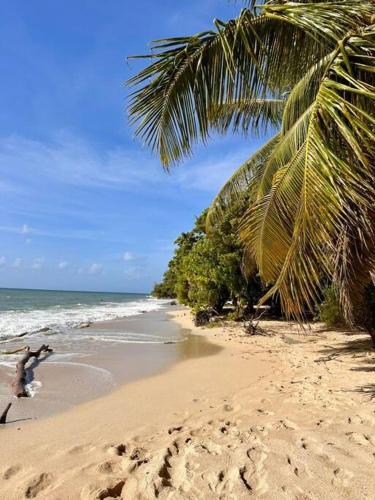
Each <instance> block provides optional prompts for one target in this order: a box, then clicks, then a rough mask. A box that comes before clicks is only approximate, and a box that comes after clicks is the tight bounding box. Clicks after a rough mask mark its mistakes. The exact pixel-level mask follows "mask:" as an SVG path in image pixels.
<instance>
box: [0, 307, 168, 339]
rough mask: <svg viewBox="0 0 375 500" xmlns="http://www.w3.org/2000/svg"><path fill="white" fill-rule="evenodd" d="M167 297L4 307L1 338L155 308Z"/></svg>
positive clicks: (118, 316)
mask: <svg viewBox="0 0 375 500" xmlns="http://www.w3.org/2000/svg"><path fill="white" fill-rule="evenodd" d="M166 302H167V301H163V300H158V299H153V298H147V299H142V300H137V301H133V302H122V303H121V302H120V303H119V302H102V303H100V304H97V305H90V306H88V305H81V304H80V305H78V304H77V305H75V306H72V307H62V306H56V307H52V308H49V309H34V310H31V311H30V310H24V311H14V310H13V311H3V312H2V313H1V314H0V339H1V338H3V339H7V338H11V337H15V336H17V335H19V334H21V333H23V332H28V333H35V332H38V331H39V330H41V329H44V328H50V329H51V330H53V331H55V332H63V331H64V330H67V329H70V328H73V327H76V326H79V325H80V324H81V323H91V322H98V321H107V320H112V319H118V318H125V317H129V316H136V315H139V314H142V313H143V312H150V311H156V310H158V309H160V308H162V307H163V306H164V304H165V303H166Z"/></svg>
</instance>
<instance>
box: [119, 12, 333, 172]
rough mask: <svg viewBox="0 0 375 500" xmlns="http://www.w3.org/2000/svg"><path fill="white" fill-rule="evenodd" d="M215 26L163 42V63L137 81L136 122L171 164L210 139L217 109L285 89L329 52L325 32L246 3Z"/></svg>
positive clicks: (159, 57) (158, 50) (159, 49)
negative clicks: (235, 15) (314, 31)
mask: <svg viewBox="0 0 375 500" xmlns="http://www.w3.org/2000/svg"><path fill="white" fill-rule="evenodd" d="M215 25H216V31H209V32H204V33H200V34H198V35H195V36H193V37H185V38H174V39H167V40H161V41H158V42H157V43H156V44H155V46H154V52H153V53H152V54H150V56H149V57H150V58H151V59H152V60H154V61H155V62H153V63H152V64H151V65H150V66H148V67H147V68H145V69H144V70H142V71H141V72H140V73H139V74H138V75H136V76H135V77H133V78H132V79H131V80H130V81H129V84H130V85H136V86H141V87H140V88H138V89H137V90H136V91H135V92H134V93H133V94H132V97H131V102H130V108H129V111H130V119H131V123H133V124H136V125H137V128H136V135H139V136H140V137H142V139H143V140H144V142H145V144H146V145H148V146H149V147H150V148H151V149H152V150H154V151H156V152H157V153H158V154H159V155H160V158H161V160H162V163H163V165H164V166H168V165H169V164H171V163H175V162H177V161H178V160H180V159H181V158H183V157H185V156H189V155H190V154H191V152H192V145H193V144H194V142H196V141H197V140H198V139H199V138H200V139H202V140H203V141H205V140H207V138H208V137H209V132H210V127H211V125H212V123H211V119H210V118H211V117H212V116H213V115H212V110H213V109H217V108H218V107H219V108H220V107H221V106H223V105H225V104H227V103H233V102H251V101H255V100H259V99H265V98H268V97H269V96H270V93H271V94H272V95H273V96H280V95H282V94H283V93H284V92H287V91H288V90H289V89H290V88H291V86H293V84H294V83H295V82H296V81H298V79H300V78H301V77H302V76H303V74H304V73H305V72H306V71H307V70H308V68H309V67H310V66H311V65H312V64H315V63H316V62H317V61H318V60H319V59H320V58H321V57H322V55H324V54H325V53H326V51H327V48H326V47H325V45H324V43H323V36H322V37H321V41H319V39H318V38H319V37H318V36H316V37H315V38H313V37H311V36H310V35H309V34H308V33H307V32H306V30H304V29H301V28H300V27H298V26H297V25H296V23H294V22H293V23H290V22H289V21H288V17H287V16H284V18H283V19H282V21H280V19H275V18H274V16H269V17H267V15H260V16H254V14H253V13H252V12H251V11H250V10H249V9H244V10H243V11H242V12H241V14H240V16H239V17H238V18H237V19H235V20H231V21H228V22H226V23H223V22H220V21H216V23H215ZM146 57H147V56H146ZM257 110H258V111H259V108H258V109H257ZM264 110H265V115H264V116H263V117H262V124H264V125H265V124H267V123H268V118H269V115H268V114H267V113H268V109H266V108H264ZM271 119H272V120H273V115H272V116H271Z"/></svg>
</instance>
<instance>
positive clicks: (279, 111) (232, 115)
mask: <svg viewBox="0 0 375 500" xmlns="http://www.w3.org/2000/svg"><path fill="white" fill-rule="evenodd" d="M284 105H285V99H276V98H273V99H272V98H264V99H251V100H248V101H244V100H242V101H234V102H225V103H223V104H221V105H219V106H217V107H216V108H212V109H211V111H210V122H211V126H212V128H215V129H216V130H218V131H219V132H220V133H225V132H227V131H228V130H229V129H232V130H233V132H238V131H242V132H243V133H244V134H247V133H248V132H249V129H251V131H252V132H254V133H259V132H260V131H262V132H267V130H268V128H269V127H272V128H275V127H277V126H278V125H280V122H281V118H282V115H283V110H284Z"/></svg>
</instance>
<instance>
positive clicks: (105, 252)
mask: <svg viewBox="0 0 375 500" xmlns="http://www.w3.org/2000/svg"><path fill="white" fill-rule="evenodd" d="M1 6H2V9H1V10H2V15H1V17H0V50H1V58H0V70H1V71H0V74H1V80H0V286H3V287H25V288H52V289H66V290H102V291H134V292H143V291H146V292H147V291H149V290H150V288H151V287H152V285H153V283H154V282H155V281H157V280H159V279H160V277H161V275H162V273H163V272H164V270H165V268H166V265H167V262H168V260H169V258H170V257H171V255H172V252H173V241H174V240H175V239H176V237H177V236H178V235H179V233H180V232H181V231H185V230H188V229H189V228H190V227H191V225H192V223H193V221H194V217H195V216H197V215H199V213H200V212H201V211H202V210H203V209H204V208H205V207H206V206H208V205H209V203H210V201H211V200H212V198H213V196H214V195H215V192H216V191H217V190H218V189H219V188H220V186H221V185H222V184H223V182H224V181H225V180H226V179H227V178H228V177H229V176H230V174H231V173H232V172H233V170H234V169H235V167H236V166H238V165H239V164H241V162H242V161H243V160H244V159H246V158H247V157H248V156H249V155H250V154H251V152H252V151H254V150H255V149H256V148H257V146H258V145H259V144H260V143H261V141H260V140H259V139H254V138H247V139H244V138H241V137H232V136H228V137H226V138H222V137H221V138H216V139H215V140H213V141H212V142H211V143H210V144H209V145H208V147H203V146H199V147H197V148H196V154H195V155H194V157H193V158H192V159H191V160H189V161H186V162H184V163H183V164H182V165H181V166H179V167H177V168H176V169H174V170H173V171H172V172H171V174H166V173H164V172H163V170H162V168H161V166H160V164H159V162H158V159H157V158H155V157H153V156H152V155H151V153H150V152H149V151H147V150H145V149H142V146H141V144H140V141H138V140H137V139H136V138H134V133H133V130H132V129H131V128H130V127H129V125H128V123H127V118H126V99H127V94H128V92H129V91H128V89H126V87H125V85H124V82H125V81H126V80H127V78H129V77H130V76H131V75H133V74H134V73H135V72H136V71H137V70H139V69H140V68H141V65H140V64H141V63H140V62H135V61H131V62H127V60H126V57H127V56H128V55H132V54H143V53H146V52H147V49H148V42H149V41H150V40H153V39H157V38H161V37H168V36H182V35H186V34H189V35H190V34H193V33H196V32H199V31H203V30H205V29H207V28H210V27H211V26H212V20H213V19H214V18H215V17H218V18H221V19H228V18H230V17H232V16H233V15H234V14H235V13H236V12H238V10H239V8H240V4H239V3H238V2H237V3H236V2H230V1H227V0H190V1H189V2H176V1H175V0H157V1H155V0H153V1H151V0H138V1H137V2H134V1H130V0H109V1H108V2H103V1H99V0H74V1H73V0H64V2H56V1H51V0H33V1H32V2H26V1H25V0H9V1H8V0H2V2H1Z"/></svg>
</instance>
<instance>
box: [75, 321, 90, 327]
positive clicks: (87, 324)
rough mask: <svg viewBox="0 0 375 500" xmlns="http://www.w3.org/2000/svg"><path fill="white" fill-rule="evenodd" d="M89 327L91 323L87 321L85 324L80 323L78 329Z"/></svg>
mask: <svg viewBox="0 0 375 500" xmlns="http://www.w3.org/2000/svg"><path fill="white" fill-rule="evenodd" d="M89 326H91V322H90V321H87V322H85V323H81V324H80V325H79V326H78V328H88V327H89Z"/></svg>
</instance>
